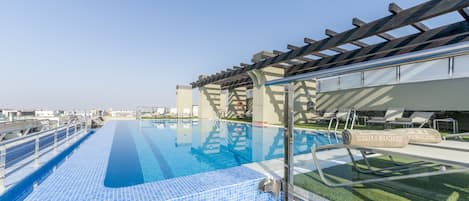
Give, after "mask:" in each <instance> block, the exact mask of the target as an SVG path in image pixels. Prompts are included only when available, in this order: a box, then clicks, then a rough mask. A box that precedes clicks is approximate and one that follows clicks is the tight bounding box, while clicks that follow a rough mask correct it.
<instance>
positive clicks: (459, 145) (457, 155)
mask: <svg viewBox="0 0 469 201" xmlns="http://www.w3.org/2000/svg"><path fill="white" fill-rule="evenodd" d="M376 132H377V133H380V132H384V131H376ZM465 135H467V134H465ZM468 145H469V143H467V142H457V141H442V142H440V143H409V145H407V146H405V147H403V148H380V147H370V146H353V145H346V144H335V145H325V146H321V147H313V148H312V149H311V152H312V155H313V160H314V163H315V165H316V168H317V171H318V173H319V176H320V178H321V180H322V181H323V182H324V183H325V184H326V185H328V186H330V187H341V186H351V185H355V184H364V183H374V182H385V181H394V180H401V179H410V178H418V177H428V176H436V175H443V174H450V173H458V172H465V171H469V146H468ZM337 148H345V149H346V150H347V151H348V153H349V157H350V159H351V161H352V163H353V167H354V169H355V170H356V171H357V172H360V173H365V174H375V175H391V176H386V177H380V178H374V179H367V180H360V181H350V182H343V183H334V182H331V181H329V180H328V179H326V177H325V176H324V173H323V171H322V168H321V166H320V163H319V160H318V157H317V154H316V152H317V151H320V150H327V149H337ZM351 150H358V151H359V152H360V153H361V155H362V157H363V160H364V162H365V165H366V166H367V168H360V167H358V165H357V162H356V161H355V159H354V156H353V155H352V152H351ZM366 153H378V154H384V155H388V156H390V158H391V159H392V157H391V156H402V157H407V158H413V159H416V160H419V161H417V162H412V163H408V164H396V166H393V167H388V168H380V169H376V168H372V167H371V166H370V164H369V162H368V158H367V154H366ZM429 164H430V165H433V166H435V167H439V169H438V170H437V171H432V172H421V173H414V174H407V175H405V174H397V176H396V174H394V173H401V172H407V171H411V170H417V169H423V168H422V167H424V165H426V166H425V167H428V165H429Z"/></svg>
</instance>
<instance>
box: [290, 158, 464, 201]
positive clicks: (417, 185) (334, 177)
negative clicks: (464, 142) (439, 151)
mask: <svg viewBox="0 0 469 201" xmlns="http://www.w3.org/2000/svg"><path fill="white" fill-rule="evenodd" d="M394 159H395V160H397V161H399V162H410V160H407V159H403V158H397V159H396V158H394ZM369 161H370V164H371V166H373V167H389V166H392V162H391V161H390V160H389V159H388V158H385V157H376V158H371V159H370V160H369ZM436 169H437V167H434V166H430V165H428V166H426V167H425V169H424V170H419V171H416V170H414V171H412V172H411V173H416V172H422V171H434V170H436ZM324 173H325V174H326V177H327V178H328V179H329V180H330V181H332V182H341V181H342V182H343V181H357V180H363V179H369V178H376V177H378V176H375V175H370V174H360V173H358V172H356V171H354V170H352V165H351V164H345V165H339V166H334V167H330V168H326V169H324ZM404 174H408V173H404ZM294 182H295V185H297V186H300V187H302V188H304V189H306V190H308V191H311V192H313V193H315V194H318V195H321V196H323V197H325V198H327V199H329V200H332V201H335V200H337V201H344V200H345V201H347V200H352V201H361V200H363V201H371V200H379V201H381V200H386V201H387V200H396V201H403V200H418V201H420V200H421V201H424V200H425V201H426V200H448V201H456V200H458V201H460V200H469V172H466V173H455V174H446V175H439V176H432V177H422V178H414V179H406V180H398V181H389V182H380V183H370V184H359V185H355V186H353V187H338V188H330V187H328V186H326V185H324V184H323V183H322V182H321V180H320V178H319V175H318V174H317V172H310V173H306V174H299V175H296V176H295V178H294Z"/></svg>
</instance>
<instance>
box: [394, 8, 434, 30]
mask: <svg viewBox="0 0 469 201" xmlns="http://www.w3.org/2000/svg"><path fill="white" fill-rule="evenodd" d="M388 10H389V12H391V13H392V14H394V15H396V14H398V13H400V12H402V8H401V7H400V6H399V5H397V4H396V3H390V4H389V7H388ZM411 26H413V27H414V28H416V29H417V30H419V31H420V32H424V31H428V30H430V28H428V27H427V26H426V25H425V24H423V23H421V22H415V23H413V24H411Z"/></svg>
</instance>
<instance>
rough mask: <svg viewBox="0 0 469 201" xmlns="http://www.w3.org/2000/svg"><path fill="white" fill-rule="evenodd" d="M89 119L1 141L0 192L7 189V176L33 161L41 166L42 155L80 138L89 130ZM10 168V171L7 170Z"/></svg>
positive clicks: (36, 165) (34, 164) (56, 152)
mask: <svg viewBox="0 0 469 201" xmlns="http://www.w3.org/2000/svg"><path fill="white" fill-rule="evenodd" d="M87 126H88V125H87V121H86V120H85V121H76V122H69V123H68V124H65V125H62V126H59V127H56V128H53V129H49V130H46V131H40V132H37V133H32V134H29V135H24V136H21V137H17V138H14V139H10V140H6V141H2V142H0V193H1V192H3V191H4V190H5V178H6V177H7V176H9V175H10V174H12V173H14V172H16V171H17V170H19V169H21V168H22V167H24V166H26V165H29V164H31V163H33V167H36V168H37V167H39V166H40V163H39V159H40V157H41V156H43V155H45V154H47V153H49V152H51V151H53V154H58V148H59V147H60V146H61V145H63V144H66V146H69V145H70V141H71V140H72V139H73V140H75V141H76V140H78V138H79V135H82V134H84V133H86V132H87ZM7 170H8V171H7Z"/></svg>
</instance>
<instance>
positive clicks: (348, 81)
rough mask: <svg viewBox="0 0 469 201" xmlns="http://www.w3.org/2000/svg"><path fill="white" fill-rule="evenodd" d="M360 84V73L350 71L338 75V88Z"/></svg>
mask: <svg viewBox="0 0 469 201" xmlns="http://www.w3.org/2000/svg"><path fill="white" fill-rule="evenodd" d="M361 86H362V73H361V72H358V73H350V74H346V75H341V76H340V89H352V88H359V87H361Z"/></svg>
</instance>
